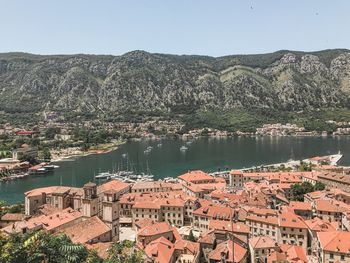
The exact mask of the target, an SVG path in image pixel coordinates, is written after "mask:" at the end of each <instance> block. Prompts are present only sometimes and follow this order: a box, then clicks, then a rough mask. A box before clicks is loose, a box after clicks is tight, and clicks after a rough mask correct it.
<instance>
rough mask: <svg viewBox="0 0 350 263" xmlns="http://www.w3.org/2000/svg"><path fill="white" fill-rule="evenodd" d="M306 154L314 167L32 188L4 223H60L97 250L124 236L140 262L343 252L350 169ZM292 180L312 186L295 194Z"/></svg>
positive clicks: (51, 227)
mask: <svg viewBox="0 0 350 263" xmlns="http://www.w3.org/2000/svg"><path fill="white" fill-rule="evenodd" d="M310 161H312V162H313V164H314V166H312V167H313V169H312V171H289V172H281V171H277V172H243V171H240V170H232V171H230V172H228V173H225V174H222V175H221V176H213V175H211V174H208V173H205V172H203V171H200V170H198V171H189V172H187V173H185V174H182V175H180V176H178V178H177V180H176V181H174V182H165V181H161V180H159V181H153V182H136V183H134V184H129V183H125V182H121V181H118V180H112V181H108V182H105V183H103V184H100V185H97V184H96V183H91V182H89V183H86V184H85V185H84V186H83V187H82V188H75V187H66V186H51V187H45V188H37V189H32V190H31V191H28V192H26V193H24V194H25V214H18V213H17V214H16V213H7V214H5V215H3V216H2V218H1V221H0V227H2V228H1V232H2V234H5V235H11V234H18V235H24V234H29V233H34V232H35V231H38V230H42V231H45V232H47V233H49V234H57V233H64V234H65V235H67V236H68V237H69V238H70V239H71V240H72V241H73V242H74V243H77V244H83V245H84V246H85V247H87V248H88V249H95V250H96V251H97V252H98V254H99V255H100V256H101V257H102V258H103V257H105V256H106V251H108V248H109V247H110V246H111V245H112V244H113V243H115V242H121V241H124V240H130V241H133V242H134V248H135V249H136V250H139V251H142V253H143V258H144V262H159V263H172V262H183V263H189V262H228V263H234V262H240V263H244V262H291V263H302V262H305V263H306V262H330V263H335V262H350V256H349V251H350V243H349V239H350V232H349V230H350V190H349V189H350V188H349V186H350V180H349V178H350V177H349V173H350V171H349V170H348V169H345V168H342V167H338V166H334V165H326V164H324V162H323V161H324V160H323V159H322V158H312V159H310ZM296 185H301V186H303V185H306V186H311V187H312V188H311V189H313V190H316V189H318V190H316V191H311V192H307V193H305V194H302V195H301V196H295V195H296V191H295V186H296ZM320 186H321V187H320ZM323 188H324V189H323ZM321 189H323V190H321ZM300 198H301V199H303V200H301V199H300ZM296 200H299V201H296Z"/></svg>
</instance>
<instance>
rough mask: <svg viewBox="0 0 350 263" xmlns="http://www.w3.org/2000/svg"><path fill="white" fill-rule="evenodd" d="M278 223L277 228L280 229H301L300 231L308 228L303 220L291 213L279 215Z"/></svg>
mask: <svg viewBox="0 0 350 263" xmlns="http://www.w3.org/2000/svg"><path fill="white" fill-rule="evenodd" d="M278 221H279V226H281V227H290V228H301V229H307V228H308V227H307V225H306V224H305V222H304V220H303V218H301V217H300V216H297V215H296V214H294V213H291V212H282V213H281V214H279V217H278Z"/></svg>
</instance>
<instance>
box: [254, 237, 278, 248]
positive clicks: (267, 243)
mask: <svg viewBox="0 0 350 263" xmlns="http://www.w3.org/2000/svg"><path fill="white" fill-rule="evenodd" d="M249 245H250V246H251V247H252V248H253V249H268V248H274V247H276V241H274V240H273V239H272V238H271V237H268V236H259V237H252V238H250V239H249Z"/></svg>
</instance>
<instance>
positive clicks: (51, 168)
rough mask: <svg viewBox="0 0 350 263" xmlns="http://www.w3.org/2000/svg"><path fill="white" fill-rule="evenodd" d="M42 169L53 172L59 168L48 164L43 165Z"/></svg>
mask: <svg viewBox="0 0 350 263" xmlns="http://www.w3.org/2000/svg"><path fill="white" fill-rule="evenodd" d="M43 168H45V169H46V170H48V171H53V170H54V169H57V168H59V166H58V165H51V164H48V165H44V166H43Z"/></svg>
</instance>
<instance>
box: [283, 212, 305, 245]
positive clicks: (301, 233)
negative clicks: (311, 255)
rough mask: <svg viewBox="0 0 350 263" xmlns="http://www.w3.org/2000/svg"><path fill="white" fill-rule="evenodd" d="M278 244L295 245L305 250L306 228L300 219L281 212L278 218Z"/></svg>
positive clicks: (292, 214)
mask: <svg viewBox="0 0 350 263" xmlns="http://www.w3.org/2000/svg"><path fill="white" fill-rule="evenodd" d="M278 224H279V238H278V240H279V243H282V244H289V245H297V246H300V247H302V248H303V249H304V251H306V250H307V237H308V227H307V225H306V224H305V222H304V220H303V218H302V217H300V216H298V215H296V214H294V213H292V212H282V213H281V214H280V215H279V217H278Z"/></svg>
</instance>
